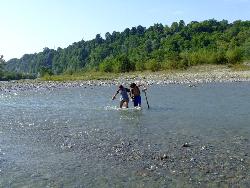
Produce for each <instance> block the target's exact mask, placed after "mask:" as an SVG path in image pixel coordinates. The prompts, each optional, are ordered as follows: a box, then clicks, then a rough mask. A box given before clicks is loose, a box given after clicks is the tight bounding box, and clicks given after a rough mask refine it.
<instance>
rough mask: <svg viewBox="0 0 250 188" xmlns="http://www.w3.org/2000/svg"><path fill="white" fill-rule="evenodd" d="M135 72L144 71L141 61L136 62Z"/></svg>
mask: <svg viewBox="0 0 250 188" xmlns="http://www.w3.org/2000/svg"><path fill="white" fill-rule="evenodd" d="M135 70H137V71H143V70H145V64H144V63H143V62H141V61H138V62H136V63H135Z"/></svg>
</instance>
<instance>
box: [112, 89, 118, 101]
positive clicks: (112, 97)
mask: <svg viewBox="0 0 250 188" xmlns="http://www.w3.org/2000/svg"><path fill="white" fill-rule="evenodd" d="M119 91H120V90H117V91H116V93H115V94H114V96H113V97H112V100H114V99H115V97H116V95H117V94H118V93H119Z"/></svg>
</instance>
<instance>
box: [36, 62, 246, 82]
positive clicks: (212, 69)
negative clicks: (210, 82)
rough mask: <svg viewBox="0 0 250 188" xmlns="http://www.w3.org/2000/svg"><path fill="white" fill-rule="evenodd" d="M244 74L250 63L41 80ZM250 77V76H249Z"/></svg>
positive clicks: (96, 73) (55, 76)
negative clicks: (223, 73)
mask: <svg viewBox="0 0 250 188" xmlns="http://www.w3.org/2000/svg"><path fill="white" fill-rule="evenodd" d="M222 71H223V72H228V73H230V72H244V71H250V64H249V63H242V64H234V65H230V66H228V65H197V66H192V67H189V68H188V69H186V70H178V69H174V70H164V71H157V72H151V71H143V72H138V71H137V72H126V73H106V72H98V71H90V72H78V73H73V74H62V75H45V76H43V77H42V78H40V79H41V80H43V81H76V80H113V79H117V78H119V77H125V78H133V77H137V76H140V77H147V76H150V75H154V76H157V75H159V76H160V75H176V74H181V73H183V74H185V73H189V74H199V73H212V72H222ZM249 77H250V75H249Z"/></svg>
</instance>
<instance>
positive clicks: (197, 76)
mask: <svg viewBox="0 0 250 188" xmlns="http://www.w3.org/2000/svg"><path fill="white" fill-rule="evenodd" d="M242 81H250V71H249V70H247V71H232V70H230V69H229V68H222V69H221V68H220V69H217V68H212V69H211V67H210V68H209V69H204V68H203V69H202V70H198V71H197V70H195V69H192V70H189V71H182V72H155V73H152V72H150V73H132V74H125V73H124V74H121V75H120V76H119V77H117V78H115V79H110V80H101V79H97V80H87V81H86V80H78V81H41V80H21V81H3V82H0V91H3V92H10V91H23V90H41V89H47V90H53V89H58V88H65V87H88V86H110V85H119V84H125V85H129V84H130V83H131V82H135V83H141V84H144V85H153V84H157V85H166V84H188V85H190V86H192V85H195V84H200V83H210V82H242Z"/></svg>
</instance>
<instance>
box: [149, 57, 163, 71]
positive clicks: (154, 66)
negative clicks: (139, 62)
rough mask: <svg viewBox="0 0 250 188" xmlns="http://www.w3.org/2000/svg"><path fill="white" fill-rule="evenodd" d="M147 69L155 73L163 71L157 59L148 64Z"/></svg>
mask: <svg viewBox="0 0 250 188" xmlns="http://www.w3.org/2000/svg"><path fill="white" fill-rule="evenodd" d="M146 69H148V70H151V71H153V72H155V71H159V70H160V69H161V64H160V63H159V62H158V61H156V60H155V59H150V60H149V61H148V62H147V63H146Z"/></svg>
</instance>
